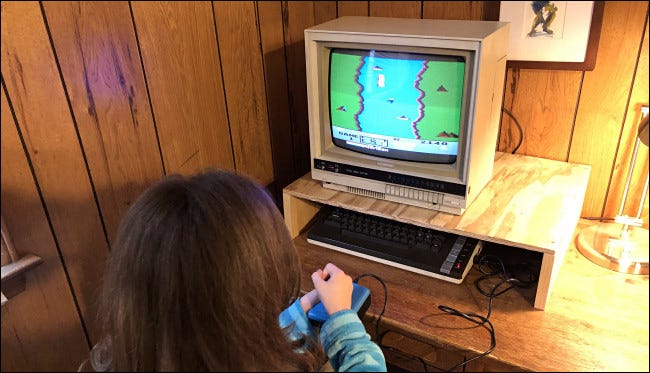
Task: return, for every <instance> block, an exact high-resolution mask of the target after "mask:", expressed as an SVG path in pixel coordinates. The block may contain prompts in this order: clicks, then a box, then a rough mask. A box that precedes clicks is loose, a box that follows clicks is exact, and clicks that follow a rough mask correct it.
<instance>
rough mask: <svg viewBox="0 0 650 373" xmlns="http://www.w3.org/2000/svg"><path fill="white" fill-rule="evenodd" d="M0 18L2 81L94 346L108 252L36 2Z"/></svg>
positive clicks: (13, 6) (7, 8)
mask: <svg viewBox="0 0 650 373" xmlns="http://www.w3.org/2000/svg"><path fill="white" fill-rule="evenodd" d="M2 19H3V21H2V76H3V78H4V81H5V84H6V88H7V91H8V95H9V99H10V100H11V102H12V105H13V108H14V110H15V113H16V119H17V122H18V123H17V124H18V126H19V128H20V131H21V133H22V135H23V138H24V141H25V145H26V146H27V151H28V152H29V157H30V159H31V160H32V164H33V167H34V172H35V175H36V178H37V180H38V184H39V186H40V188H41V191H42V193H43V198H44V199H45V203H46V205H47V211H48V212H49V217H50V221H51V223H52V226H53V227H54V231H55V234H56V239H57V241H58V244H59V248H60V250H61V254H62V255H63V257H64V260H65V265H66V269H67V272H68V275H69V277H70V281H71V282H72V287H73V289H74V293H75V296H76V298H77V300H78V302H79V307H80V309H81V314H82V316H83V320H84V322H85V324H86V327H87V330H88V333H89V336H90V340H91V341H93V342H96V341H97V339H98V329H99V327H98V325H95V315H96V313H97V312H96V306H95V300H96V296H97V295H98V291H99V286H100V281H101V278H102V274H103V273H104V262H105V260H106V256H107V254H108V246H107V242H106V236H105V232H104V230H103V228H102V222H101V220H100V217H99V213H98V211H97V203H96V201H95V198H94V196H93V190H92V186H91V182H90V180H89V177H88V172H87V169H86V165H85V163H84V155H83V153H82V151H81V148H80V146H79V140H78V137H77V134H76V132H75V126H74V123H73V121H72V118H71V115H70V111H69V110H68V104H67V100H66V97H65V93H64V90H63V87H62V84H61V80H60V77H59V72H58V70H57V66H56V61H55V59H54V55H53V53H52V49H51V47H50V42H49V39H48V34H47V31H46V28H45V25H44V22H43V18H42V14H41V10H40V8H39V4H38V3H37V2H31V1H30V2H6V3H2ZM25 46H29V48H25ZM7 218H9V217H7Z"/></svg>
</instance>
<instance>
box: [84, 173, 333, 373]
mask: <svg viewBox="0 0 650 373" xmlns="http://www.w3.org/2000/svg"><path fill="white" fill-rule="evenodd" d="M300 268H301V267H300V263H299V258H298V255H297V252H296V250H295V247H294V246H293V243H292V240H291V238H290V236H289V234H288V231H287V229H286V226H285V224H284V221H283V219H282V215H281V214H280V212H279V211H278V209H277V207H276V206H275V204H274V202H273V200H272V199H271V198H270V197H269V195H268V194H267V193H266V191H265V189H264V188H263V187H261V186H259V185H258V184H257V183H255V182H253V181H252V180H250V179H248V178H245V177H241V176H238V175H235V174H233V173H229V172H222V171H209V172H205V173H202V174H200V175H196V176H193V177H185V176H180V175H173V176H168V177H166V178H164V179H163V180H162V181H160V182H158V183H156V184H154V185H153V186H152V187H150V188H149V189H148V190H147V191H146V192H145V193H144V194H143V195H142V196H141V197H140V198H139V199H138V200H137V201H136V202H135V203H134V204H133V205H132V206H131V208H130V209H129V211H128V212H127V214H126V216H125V217H124V219H123V220H122V222H121V225H120V228H119V232H118V235H117V239H116V240H115V242H114V244H113V247H112V251H111V255H110V259H109V262H108V268H107V272H106V276H105V284H104V289H103V297H102V300H101V301H102V304H101V314H100V318H101V320H102V322H103V325H104V327H105V331H106V334H107V338H106V339H104V341H103V343H102V344H101V345H100V347H101V348H99V352H100V353H99V354H97V353H95V354H94V358H93V365H94V366H95V368H96V369H97V368H99V369H110V370H119V371H134V370H139V371H142V370H146V371H153V370H166V371H171V370H175V371H178V370H211V371H218V370H221V371H223V370H238V371H257V370H265V371H288V370H303V371H304V370H314V369H318V367H319V366H320V364H321V363H322V361H320V360H321V359H320V357H319V356H320V353H316V354H312V353H311V352H308V351H307V352H306V351H296V349H295V348H296V346H294V345H291V344H290V343H289V342H288V341H287V339H286V336H285V331H283V330H281V329H280V327H279V326H278V315H279V313H280V312H281V311H282V310H283V309H285V308H286V307H288V306H289V305H290V304H291V302H292V301H293V300H295V299H296V298H297V297H298V296H299V291H300ZM310 343H312V342H310ZM95 352H98V351H95Z"/></svg>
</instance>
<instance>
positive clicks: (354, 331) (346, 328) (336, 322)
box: [320, 310, 387, 372]
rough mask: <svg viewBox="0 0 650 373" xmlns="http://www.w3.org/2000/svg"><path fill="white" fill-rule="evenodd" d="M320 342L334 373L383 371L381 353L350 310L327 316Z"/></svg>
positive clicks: (383, 359)
mask: <svg viewBox="0 0 650 373" xmlns="http://www.w3.org/2000/svg"><path fill="white" fill-rule="evenodd" d="M320 340H321V343H322V344H323V349H324V350H325V353H326V354H327V357H328V358H329V360H330V363H331V364H332V368H333V369H334V370H335V371H337V372H386V371H387V369H386V360H385V358H384V354H383V352H382V351H381V349H380V348H379V346H378V345H377V344H376V343H375V342H373V341H372V340H371V339H370V335H369V334H368V333H366V328H365V327H364V325H363V323H362V322H361V320H360V319H359V316H358V315H357V313H356V312H354V311H352V310H343V311H339V312H337V313H335V314H333V315H331V316H330V318H329V319H327V321H325V323H324V324H323V326H322V327H321V331H320Z"/></svg>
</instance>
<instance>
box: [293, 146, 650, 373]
mask: <svg viewBox="0 0 650 373" xmlns="http://www.w3.org/2000/svg"><path fill="white" fill-rule="evenodd" d="M588 172H589V168H588V167H587V166H580V165H571V164H567V163H563V162H555V161H548V160H541V159H538V158H532V157H522V156H513V155H510V154H504V153H499V154H497V157H496V162H495V171H494V178H493V181H492V182H491V183H490V184H488V186H487V187H486V189H485V190H484V191H483V192H482V193H481V195H480V196H479V197H478V198H477V200H476V201H475V202H474V203H473V204H472V205H471V206H470V208H468V209H467V210H466V212H465V214H464V215H463V216H454V215H449V214H444V213H439V212H435V211H429V210H425V209H421V208H417V207H412V206H408V207H407V206H404V205H399V204H395V203H392V202H386V201H378V200H374V199H372V198H367V197H362V196H356V195H351V194H348V193H342V192H337V191H333V190H328V189H325V188H322V187H321V186H320V185H319V183H317V182H315V181H313V180H311V178H310V177H309V175H306V176H305V177H303V178H301V179H299V180H297V181H296V182H294V183H293V184H291V185H290V186H288V187H287V188H285V190H284V207H285V219H286V222H287V226H288V227H289V229H290V231H291V232H292V234H293V235H294V237H295V243H296V246H297V247H298V250H299V253H300V255H301V258H302V261H303V288H304V289H303V290H310V289H311V288H312V286H311V280H310V278H309V275H310V274H311V272H312V271H314V270H315V269H316V268H321V267H322V266H324V265H325V264H326V263H327V262H333V263H335V264H337V265H338V266H340V267H341V268H342V269H344V270H345V271H346V272H347V273H349V274H350V275H351V276H353V277H354V276H357V275H359V274H362V273H373V274H375V275H377V276H380V277H381V278H382V279H383V280H384V282H385V283H386V285H387V287H388V305H387V308H386V311H385V313H384V316H383V318H382V320H381V325H380V327H381V329H380V330H381V331H383V330H391V331H394V332H395V333H397V334H398V335H400V336H404V338H408V339H409V340H410V341H419V343H420V347H421V346H422V345H424V346H429V348H428V349H426V348H424V349H422V348H420V347H418V348H420V349H419V350H418V351H415V353H416V354H417V355H418V356H420V357H422V358H423V359H425V360H426V361H431V362H435V363H436V364H437V366H440V367H442V368H449V367H451V366H453V365H455V363H457V362H459V361H462V357H465V358H471V357H473V356H476V355H477V354H480V353H481V352H483V351H485V350H486V349H487V348H488V347H489V343H490V339H489V334H488V332H487V331H486V330H485V329H483V328H481V327H476V326H475V325H474V324H471V323H470V322H468V321H465V320H464V319H462V318H459V317H456V316H452V315H449V314H447V313H444V312H442V311H440V310H439V309H438V308H437V307H438V306H439V305H445V306H449V307H453V308H456V309H457V310H459V311H461V312H474V313H478V314H482V315H485V314H486V313H487V304H488V302H487V298H486V297H484V296H483V295H481V294H480V293H479V292H478V291H477V290H476V288H475V287H474V279H475V278H477V277H478V276H479V272H478V271H477V270H476V269H475V268H473V269H472V270H470V272H469V274H468V277H467V278H466V279H465V281H464V282H463V283H462V284H461V285H455V284H452V283H448V282H446V281H442V280H438V279H435V278H431V277H427V276H424V275H420V274H416V273H412V272H409V271H405V270H401V269H398V268H395V267H392V266H388V265H384V264H381V263H378V262H374V261H370V260H366V259H363V258H360V257H356V256H352V255H348V254H345V253H341V252H338V251H334V250H329V249H326V248H323V247H320V246H316V245H312V244H309V243H307V242H306V239H305V236H304V234H301V233H300V231H301V230H302V229H303V228H304V227H305V225H306V224H307V222H308V221H309V220H310V219H311V218H312V217H313V216H314V214H315V213H316V212H317V211H318V209H319V208H320V207H321V206H322V204H332V205H338V206H342V207H346V208H350V209H355V210H358V211H363V212H366V213H372V214H376V215H380V216H385V217H391V218H394V219H396V220H400V221H405V222H410V223H414V224H419V225H424V226H433V227H435V228H436V229H440V230H445V231H449V232H452V233H457V234H465V235H467V236H473V237H477V238H480V239H486V240H489V241H490V242H497V243H505V244H507V245H509V246H511V247H515V248H519V249H522V250H532V251H537V252H541V253H542V254H543V262H542V268H541V273H540V283H539V284H538V287H537V290H536V291H535V292H534V294H530V293H526V292H525V291H519V290H512V291H510V292H507V293H505V294H503V295H502V296H500V297H498V298H496V299H495V300H494V303H493V311H492V315H491V317H490V321H491V322H492V323H493V324H494V327H495V330H496V341H497V347H496V349H495V350H494V351H493V352H492V353H491V354H490V355H488V356H486V357H483V358H481V359H478V360H476V361H475V362H472V363H471V364H469V366H468V367H467V368H468V369H469V370H533V371H589V370H600V371H612V370H619V371H647V369H648V276H638V275H624V274H619V273H617V272H613V271H609V270H606V269H603V268H600V267H598V266H596V265H594V264H592V263H591V262H590V261H588V260H587V259H585V258H584V257H582V256H581V255H580V254H579V253H578V251H577V250H576V249H575V247H574V246H573V241H574V238H575V232H576V229H575V228H576V224H577V223H578V221H579V219H578V217H579V214H580V207H581V205H582V198H583V196H584V190H585V188H586V182H587V178H588ZM517 185H519V187H518V188H517V187H516V186H517ZM505 186H508V187H511V188H514V190H512V189H503V190H502V189H501V188H502V187H505ZM550 219H554V220H550ZM580 224H581V225H583V224H589V223H588V222H580ZM581 225H579V226H578V229H579V228H580V227H581ZM542 276H544V278H542ZM361 283H362V284H363V285H364V286H366V287H368V288H369V289H370V290H371V292H372V299H373V302H372V305H371V307H370V309H369V310H368V312H367V314H366V318H365V320H364V321H365V322H366V324H367V326H368V331H369V332H372V331H373V329H374V322H375V321H376V318H377V316H378V314H379V312H380V311H381V307H382V305H383V288H382V287H381V285H380V284H379V283H378V282H377V281H374V280H373V279H372V278H364V279H362V280H361ZM553 283H554V285H553ZM552 285H553V286H552ZM551 289H553V292H551V291H550V290H551ZM541 309H544V311H540V310H541ZM402 342H403V343H402ZM402 342H400V341H399V340H398V341H397V343H402V344H403V346H404V348H407V347H408V346H406V345H408V343H406V341H402ZM413 345H414V344H413V343H411V346H413ZM416 347H417V346H416ZM440 349H442V350H444V353H440V352H439V351H438V350H440ZM410 352H411V353H413V351H412V350H411V351H410ZM445 356H452V357H453V359H452V358H449V359H448V360H447V361H445ZM456 358H458V359H460V360H457V359H456ZM441 362H442V363H441ZM416 366H417V365H416Z"/></svg>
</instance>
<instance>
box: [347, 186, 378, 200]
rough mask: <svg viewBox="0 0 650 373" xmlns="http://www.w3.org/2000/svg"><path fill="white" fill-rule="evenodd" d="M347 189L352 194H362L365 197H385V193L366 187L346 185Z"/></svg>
mask: <svg viewBox="0 0 650 373" xmlns="http://www.w3.org/2000/svg"><path fill="white" fill-rule="evenodd" d="M347 191H348V192H350V193H354V194H360V195H362V196H366V197H372V198H377V199H386V194H384V193H381V192H375V191H372V190H368V189H363V188H355V187H351V186H349V187H347Z"/></svg>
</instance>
